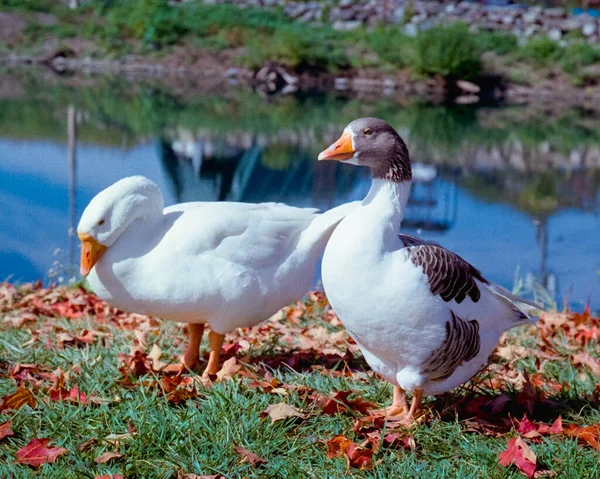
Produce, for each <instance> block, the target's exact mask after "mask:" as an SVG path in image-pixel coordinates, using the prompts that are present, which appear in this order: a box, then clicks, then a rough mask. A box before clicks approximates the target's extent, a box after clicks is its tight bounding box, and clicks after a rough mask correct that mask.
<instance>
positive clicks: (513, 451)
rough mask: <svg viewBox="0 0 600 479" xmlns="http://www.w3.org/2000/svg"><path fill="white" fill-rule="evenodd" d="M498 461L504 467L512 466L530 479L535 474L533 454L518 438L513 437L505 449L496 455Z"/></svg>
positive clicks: (534, 457)
mask: <svg viewBox="0 0 600 479" xmlns="http://www.w3.org/2000/svg"><path fill="white" fill-rule="evenodd" d="M498 460H499V462H500V464H501V465H502V466H504V467H508V466H510V465H511V464H514V465H515V466H517V468H518V469H519V470H520V471H521V472H522V473H523V474H525V475H526V476H527V477H529V478H530V479H531V478H532V477H533V475H534V474H535V467H536V466H535V463H536V456H535V453H534V452H533V451H532V450H531V448H530V447H529V446H528V445H527V444H526V443H525V441H523V439H521V438H520V437H515V438H512V439H511V440H510V441H508V447H507V449H506V450H505V451H502V452H501V453H500V454H498Z"/></svg>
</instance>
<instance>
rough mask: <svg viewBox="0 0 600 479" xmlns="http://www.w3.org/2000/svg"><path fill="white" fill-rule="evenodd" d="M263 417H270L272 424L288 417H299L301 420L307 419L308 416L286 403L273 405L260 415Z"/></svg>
mask: <svg viewBox="0 0 600 479" xmlns="http://www.w3.org/2000/svg"><path fill="white" fill-rule="evenodd" d="M260 415H261V417H266V416H269V417H270V418H271V424H273V423H275V422H277V421H280V420H282V419H286V418H288V417H299V418H301V419H305V418H306V414H303V413H302V412H301V411H300V410H298V409H296V408H295V407H294V406H290V405H289V404H286V403H283V402H282V403H279V404H271V405H270V406H269V407H268V408H267V409H265V410H264V411H263V412H261V413H260Z"/></svg>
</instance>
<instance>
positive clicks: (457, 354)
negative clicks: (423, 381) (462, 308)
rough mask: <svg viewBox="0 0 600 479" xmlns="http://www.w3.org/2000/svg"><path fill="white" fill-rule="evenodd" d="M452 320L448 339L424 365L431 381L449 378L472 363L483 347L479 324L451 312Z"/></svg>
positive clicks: (447, 327) (448, 324) (448, 330)
mask: <svg viewBox="0 0 600 479" xmlns="http://www.w3.org/2000/svg"><path fill="white" fill-rule="evenodd" d="M450 314H451V315H452V319H451V320H450V321H447V322H446V338H445V339H444V342H443V343H442V344H441V346H440V347H438V348H437V349H436V350H434V351H433V352H432V353H431V356H429V358H428V359H427V360H426V361H425V363H423V372H424V373H425V374H426V375H427V376H428V377H429V380H430V381H443V380H444V379H447V378H449V377H450V376H451V375H452V373H453V372H454V371H455V370H456V368H457V367H459V366H460V365H461V364H462V363H464V362H467V361H470V360H471V359H473V358H474V357H475V356H477V354H479V349H480V347H481V338H480V337H479V322H478V321H477V320H475V319H472V320H470V321H464V320H462V319H461V318H459V317H458V316H456V314H454V312H453V311H452V310H451V311H450Z"/></svg>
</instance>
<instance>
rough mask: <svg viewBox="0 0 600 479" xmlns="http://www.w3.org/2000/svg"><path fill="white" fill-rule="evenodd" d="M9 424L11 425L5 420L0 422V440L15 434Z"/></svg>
mask: <svg viewBox="0 0 600 479" xmlns="http://www.w3.org/2000/svg"><path fill="white" fill-rule="evenodd" d="M10 426H11V423H10V421H6V422H3V423H2V424H0V441H1V440H2V439H4V438H5V437H8V436H12V435H14V434H15V433H14V432H13V431H12V429H11V428H10Z"/></svg>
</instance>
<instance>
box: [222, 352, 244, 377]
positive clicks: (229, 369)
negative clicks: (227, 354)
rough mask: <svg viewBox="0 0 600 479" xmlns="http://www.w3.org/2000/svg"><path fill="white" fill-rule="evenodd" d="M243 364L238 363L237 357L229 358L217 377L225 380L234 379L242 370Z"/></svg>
mask: <svg viewBox="0 0 600 479" xmlns="http://www.w3.org/2000/svg"><path fill="white" fill-rule="evenodd" d="M240 368H241V366H240V365H239V364H237V361H236V359H235V358H234V357H233V358H229V359H228V360H227V361H225V362H224V363H223V367H222V368H221V370H220V371H218V372H217V378H219V381H224V380H225V379H232V378H233V376H235V375H236V373H237V372H238V371H239V370H240Z"/></svg>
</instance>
